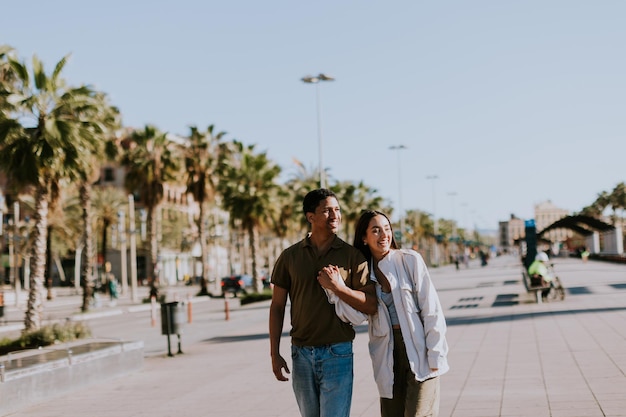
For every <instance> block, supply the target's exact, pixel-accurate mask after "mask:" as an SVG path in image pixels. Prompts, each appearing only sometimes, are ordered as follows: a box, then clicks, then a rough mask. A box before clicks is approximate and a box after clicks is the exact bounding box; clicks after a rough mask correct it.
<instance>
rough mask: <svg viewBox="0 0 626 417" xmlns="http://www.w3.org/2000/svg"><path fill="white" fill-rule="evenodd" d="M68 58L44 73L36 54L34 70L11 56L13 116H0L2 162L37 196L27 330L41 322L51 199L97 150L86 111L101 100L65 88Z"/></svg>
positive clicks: (83, 89)
mask: <svg viewBox="0 0 626 417" xmlns="http://www.w3.org/2000/svg"><path fill="white" fill-rule="evenodd" d="M67 59H68V56H66V57H64V58H62V59H61V60H60V61H59V62H58V63H57V64H56V66H55V68H54V70H53V71H52V73H51V74H46V72H45V70H44V66H43V63H42V62H41V61H40V60H39V59H38V58H37V56H33V59H32V73H31V72H29V70H28V68H27V66H26V65H25V64H24V63H22V62H19V61H18V60H16V59H13V58H11V57H9V62H10V65H11V68H12V71H13V72H14V74H15V75H16V78H17V80H18V82H17V83H16V88H15V91H14V92H13V93H12V94H11V95H10V96H9V98H10V102H11V103H15V104H14V105H15V107H14V109H13V110H12V111H11V114H10V116H9V117H7V118H2V119H0V167H2V168H3V169H4V171H5V172H6V173H7V175H8V176H9V177H10V178H11V180H12V181H13V182H14V183H15V184H16V185H18V186H20V187H21V189H28V188H32V189H33V190H34V192H33V194H34V197H35V212H34V216H33V220H34V227H33V231H32V238H33V248H32V256H31V269H30V284H31V285H30V291H29V296H28V305H27V310H26V315H25V323H24V325H25V329H26V330H32V329H38V328H40V327H41V324H42V316H43V314H42V313H43V290H44V277H45V270H46V247H47V237H48V214H49V209H50V204H51V203H53V206H54V201H55V200H56V198H58V196H59V187H60V183H61V181H62V180H64V179H66V178H71V177H72V172H73V170H74V169H75V168H76V167H77V166H80V165H81V164H82V163H83V161H84V159H85V153H90V152H91V150H92V149H93V142H94V132H96V131H98V130H99V127H98V126H95V125H94V123H93V119H92V118H91V117H92V113H91V112H89V111H86V110H87V109H89V108H90V107H91V106H97V105H98V104H99V103H98V102H97V100H95V94H94V92H93V90H92V89H91V88H90V87H88V86H81V87H78V88H71V87H67V86H66V84H65V81H64V80H63V79H62V78H61V77H60V74H61V71H62V70H63V68H64V67H65V64H66V63H67ZM31 79H32V84H31Z"/></svg>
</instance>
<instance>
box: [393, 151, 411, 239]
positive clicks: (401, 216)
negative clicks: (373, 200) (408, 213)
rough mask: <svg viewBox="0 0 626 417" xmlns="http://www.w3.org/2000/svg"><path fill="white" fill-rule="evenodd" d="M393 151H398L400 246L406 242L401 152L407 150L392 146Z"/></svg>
mask: <svg viewBox="0 0 626 417" xmlns="http://www.w3.org/2000/svg"><path fill="white" fill-rule="evenodd" d="M389 149H391V150H392V151H394V150H395V151H398V152H397V154H398V216H399V217H400V242H398V243H400V245H402V242H403V241H404V213H403V211H402V167H401V158H400V151H402V150H404V149H407V147H406V146H404V145H392V146H390V147H389Z"/></svg>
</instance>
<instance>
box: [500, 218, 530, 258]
mask: <svg viewBox="0 0 626 417" xmlns="http://www.w3.org/2000/svg"><path fill="white" fill-rule="evenodd" d="M524 231H525V229H524V220H522V219H520V218H518V217H515V215H514V214H511V218H510V219H509V220H507V221H503V222H499V224H498V240H499V241H498V244H499V246H500V249H501V250H502V251H503V252H506V253H510V252H512V251H514V249H515V247H516V246H517V245H516V243H515V242H516V241H518V240H519V239H523V238H524V237H525V233H524Z"/></svg>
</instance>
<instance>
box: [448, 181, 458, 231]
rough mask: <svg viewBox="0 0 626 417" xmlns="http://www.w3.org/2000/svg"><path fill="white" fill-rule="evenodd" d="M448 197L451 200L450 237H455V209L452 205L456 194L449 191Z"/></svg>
mask: <svg viewBox="0 0 626 417" xmlns="http://www.w3.org/2000/svg"><path fill="white" fill-rule="evenodd" d="M448 195H449V196H450V198H451V199H452V237H456V220H455V219H454V217H455V215H454V211H455V210H454V209H455V205H454V197H456V196H457V193H456V192H455V191H451V192H449V193H448Z"/></svg>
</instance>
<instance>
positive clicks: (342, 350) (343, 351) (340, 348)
mask: <svg viewBox="0 0 626 417" xmlns="http://www.w3.org/2000/svg"><path fill="white" fill-rule="evenodd" d="M328 350H329V351H330V354H331V355H332V356H334V357H337V358H347V357H350V356H352V343H351V342H345V343H336V344H334V345H330V347H329V349H328Z"/></svg>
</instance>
